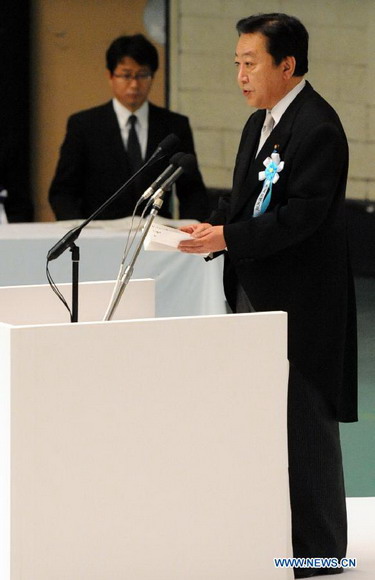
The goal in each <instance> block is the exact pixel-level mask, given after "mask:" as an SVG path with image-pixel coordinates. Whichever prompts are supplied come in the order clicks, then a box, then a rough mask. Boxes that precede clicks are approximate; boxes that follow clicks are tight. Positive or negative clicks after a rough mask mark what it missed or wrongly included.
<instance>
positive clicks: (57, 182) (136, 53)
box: [49, 34, 208, 221]
mask: <svg viewBox="0 0 375 580" xmlns="http://www.w3.org/2000/svg"><path fill="white" fill-rule="evenodd" d="M106 65H107V69H108V81H109V85H110V88H111V91H112V93H113V99H112V100H111V101H110V102H108V103H106V104H103V105H100V106H98V107H94V108H92V109H88V110H86V111H81V112H79V113H76V114H74V115H72V116H71V117H70V118H69V120H68V126H67V133H66V136H65V139H64V142H63V144H62V147H61V151H60V159H59V161H58V165H57V168H56V173H55V176H54V178H53V181H52V184H51V187H50V191H49V200H50V203H51V206H52V209H53V210H54V212H55V214H56V218H57V219H58V220H68V219H79V218H87V217H89V216H90V215H91V214H92V213H93V212H94V211H95V210H96V209H97V208H98V207H99V206H100V205H101V204H103V203H104V202H105V201H106V200H107V199H108V198H109V197H110V196H111V195H112V194H113V193H114V192H115V191H117V189H118V188H119V187H121V186H122V185H123V184H124V183H125V182H126V181H127V180H128V179H129V177H131V176H132V175H133V174H134V173H135V171H137V169H139V167H140V166H141V165H142V164H143V163H144V162H145V161H147V159H149V157H150V156H151V155H152V153H153V152H154V150H155V149H156V147H157V146H158V144H159V143H160V142H161V141H162V140H163V139H164V138H165V137H167V136H168V135H170V134H171V133H174V134H175V135H177V137H179V139H180V140H181V146H180V148H179V149H180V150H181V151H183V152H185V153H194V154H195V150H194V142H193V135H192V131H191V128H190V124H189V119H188V118H187V117H185V116H183V115H180V114H178V113H174V112H172V111H169V110H167V109H164V108H161V107H157V106H156V105H154V104H152V103H150V102H149V101H148V95H149V93H150V90H151V87H152V83H153V78H154V75H155V73H156V71H157V69H158V65H159V59H158V53H157V50H156V48H155V47H154V46H153V44H151V43H150V42H149V41H148V40H147V39H146V38H145V37H144V36H143V35H141V34H137V35H134V36H121V37H119V38H117V39H116V40H114V41H113V42H112V44H111V45H110V47H109V48H108V50H107V53H106ZM165 165H166V163H165V160H164V162H162V163H155V164H153V165H152V166H151V167H150V168H148V169H147V170H146V171H144V172H143V173H142V174H141V175H140V176H139V177H138V178H137V180H136V182H135V183H134V184H133V186H132V187H130V188H127V189H126V190H125V191H124V192H123V194H121V195H120V196H119V197H118V198H117V199H116V200H115V201H114V202H113V203H112V204H110V205H109V206H108V207H107V208H106V209H105V210H104V211H103V212H102V213H101V214H100V215H98V218H97V219H106V220H108V219H117V218H122V217H126V216H129V215H132V213H133V210H134V207H135V205H136V203H137V201H138V199H139V197H140V195H141V194H142V193H143V191H144V190H146V189H147V187H148V186H149V185H150V184H151V183H152V181H154V179H155V178H156V177H157V176H158V175H159V174H160V173H161V172H162V171H163V169H164V168H165ZM176 193H177V197H178V202H179V217H180V219H190V218H192V219H196V220H199V221H203V220H204V219H206V218H207V212H208V209H207V208H208V202H207V193H206V189H205V186H204V184H203V180H202V176H201V174H200V172H199V170H198V169H196V171H195V172H193V173H192V174H191V175H189V176H185V175H183V176H181V178H180V179H179V180H178V182H177V187H176ZM142 210H143V206H142V205H140V206H139V208H138V209H137V213H141V212H142ZM159 214H160V215H162V216H164V217H171V207H170V200H169V198H168V196H166V197H165V201H164V204H163V207H162V208H161V210H160V212H159Z"/></svg>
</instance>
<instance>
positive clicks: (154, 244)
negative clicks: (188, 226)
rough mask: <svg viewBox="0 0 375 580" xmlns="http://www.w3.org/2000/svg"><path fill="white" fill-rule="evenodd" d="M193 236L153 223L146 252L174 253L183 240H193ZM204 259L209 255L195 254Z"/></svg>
mask: <svg viewBox="0 0 375 580" xmlns="http://www.w3.org/2000/svg"><path fill="white" fill-rule="evenodd" d="M191 239H192V236H191V235H190V234H187V233H186V232H182V231H181V230H178V229H176V228H171V227H170V226H165V225H162V224H155V223H153V224H152V225H151V227H150V229H149V232H148V234H147V236H146V238H145V241H144V243H143V247H144V249H145V250H151V251H156V252H173V251H176V250H177V246H178V244H179V243H180V242H181V241H182V240H191ZM195 255H199V256H202V258H204V257H205V256H207V255H208V254H195Z"/></svg>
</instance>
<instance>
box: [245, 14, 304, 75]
mask: <svg viewBox="0 0 375 580" xmlns="http://www.w3.org/2000/svg"><path fill="white" fill-rule="evenodd" d="M236 28H237V32H238V34H251V33H254V32H260V33H261V34H263V35H264V36H265V37H266V39H267V50H268V52H269V54H270V55H271V56H272V58H273V60H274V63H275V64H276V65H279V64H280V63H281V61H282V60H283V59H284V58H285V57H287V56H294V58H295V59H296V69H295V71H294V75H293V76H296V77H299V76H302V75H304V74H306V73H307V71H308V69H309V65H308V48H309V33H308V32H307V30H306V28H305V27H304V25H303V24H302V22H300V21H299V20H298V18H295V17H294V16H288V15H287V14H282V13H279V12H275V13H270V14H254V15H253V16H249V17H248V18H242V19H241V20H239V21H238V22H237V25H236Z"/></svg>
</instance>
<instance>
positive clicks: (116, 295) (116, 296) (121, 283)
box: [103, 190, 167, 320]
mask: <svg viewBox="0 0 375 580" xmlns="http://www.w3.org/2000/svg"><path fill="white" fill-rule="evenodd" d="M165 191H167V190H165ZM165 191H163V193H162V194H161V195H160V196H159V197H158V198H157V199H155V200H154V202H153V205H152V209H151V211H150V213H149V214H148V216H147V217H146V222H145V224H144V226H143V229H142V234H141V238H140V240H139V242H138V244H137V247H136V249H135V251H134V254H133V257H132V259H131V261H130V263H129V264H128V266H127V267H126V268H125V270H124V273H123V275H122V276H121V278H120V279H119V280H118V281H117V284H116V286H115V288H114V291H113V294H112V298H111V301H110V303H109V306H108V308H107V311H106V313H105V315H104V318H103V320H111V318H112V316H113V314H114V312H115V310H116V308H117V306H118V304H119V302H120V299H121V296H122V295H123V293H124V291H125V288H126V286H127V285H128V283H129V280H130V278H131V277H132V275H133V271H134V266H135V263H136V261H137V258H138V256H139V253H140V251H141V249H142V245H143V242H144V240H145V238H146V236H147V234H148V232H149V230H150V227H151V225H152V223H153V221H154V219H155V218H156V216H157V215H158V213H159V210H160V208H161V206H162V205H163V201H164V200H163V194H164V193H165Z"/></svg>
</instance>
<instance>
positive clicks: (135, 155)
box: [127, 115, 143, 172]
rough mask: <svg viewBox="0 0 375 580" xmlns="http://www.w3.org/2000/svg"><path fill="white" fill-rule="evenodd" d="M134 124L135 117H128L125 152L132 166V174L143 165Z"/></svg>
mask: <svg viewBox="0 0 375 580" xmlns="http://www.w3.org/2000/svg"><path fill="white" fill-rule="evenodd" d="M136 122H137V117H136V116H135V115H130V117H129V123H130V129H129V136H128V145H127V152H128V157H129V160H130V164H131V166H132V170H133V171H134V172H136V171H138V169H139V168H140V167H141V166H142V163H143V160H142V153H141V147H140V145H139V141H138V135H137V131H136V129H135V124H136Z"/></svg>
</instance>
